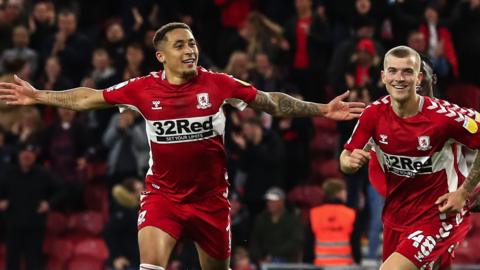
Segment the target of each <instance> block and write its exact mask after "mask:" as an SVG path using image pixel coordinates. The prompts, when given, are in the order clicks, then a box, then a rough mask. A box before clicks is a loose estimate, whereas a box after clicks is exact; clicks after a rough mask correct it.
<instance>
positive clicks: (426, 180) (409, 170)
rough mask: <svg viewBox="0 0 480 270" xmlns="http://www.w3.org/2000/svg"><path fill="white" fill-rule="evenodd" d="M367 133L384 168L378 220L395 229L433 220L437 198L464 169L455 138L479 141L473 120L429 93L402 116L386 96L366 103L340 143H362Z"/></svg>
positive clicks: (455, 185) (460, 178) (476, 145)
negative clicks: (349, 134) (413, 112)
mask: <svg viewBox="0 0 480 270" xmlns="http://www.w3.org/2000/svg"><path fill="white" fill-rule="evenodd" d="M370 138H372V139H373V147H374V149H375V152H376V156H377V158H378V161H379V163H380V165H381V166H382V167H383V168H384V171H385V174H386V184H387V188H386V201H385V207H384V209H383V221H384V223H385V224H386V225H388V226H390V227H392V228H394V229H396V230H404V229H408V228H410V227H411V226H413V225H415V224H416V225H418V224H423V223H426V222H429V220H430V221H431V220H435V219H436V218H437V217H438V214H439V212H438V208H437V205H435V201H436V200H437V198H438V197H440V196H441V195H443V194H445V193H447V192H451V191H455V190H456V189H457V188H458V187H459V186H460V185H461V184H462V183H463V181H464V178H465V177H464V175H467V168H466V164H465V162H462V161H461V160H460V159H461V158H462V157H463V155H462V153H461V147H462V146H461V145H460V144H463V145H465V146H467V147H469V148H471V149H477V148H479V147H480V135H479V133H478V126H477V123H476V122H475V120H473V119H472V118H470V117H468V116H465V115H464V114H461V113H459V112H456V111H454V110H451V109H448V108H446V107H445V106H443V105H442V104H440V103H439V102H438V101H436V100H434V99H431V98H429V97H420V104H419V112H418V113H417V114H416V115H414V116H411V117H407V118H400V117H398V116H397V115H396V114H395V112H394V111H393V109H392V106H391V103H390V96H386V97H384V98H382V99H380V100H377V101H375V102H374V103H372V104H371V105H370V106H368V107H367V108H366V109H365V111H364V112H363V114H362V116H361V117H360V119H359V121H358V123H357V126H356V127H355V129H354V131H353V134H352V137H351V138H350V139H349V141H348V142H347V143H346V144H345V149H347V150H350V151H353V150H354V149H362V148H364V146H365V145H366V144H367V143H368V141H369V139H370Z"/></svg>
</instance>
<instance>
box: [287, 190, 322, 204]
mask: <svg viewBox="0 0 480 270" xmlns="http://www.w3.org/2000/svg"><path fill="white" fill-rule="evenodd" d="M323 197H324V194H323V190H322V188H321V187H319V186H315V185H299V186H296V187H294V188H293V189H292V190H291V191H290V192H289V193H288V195H287V198H288V201H289V202H290V203H293V204H294V205H295V206H297V207H299V208H312V207H314V206H317V205H320V204H322V202H323Z"/></svg>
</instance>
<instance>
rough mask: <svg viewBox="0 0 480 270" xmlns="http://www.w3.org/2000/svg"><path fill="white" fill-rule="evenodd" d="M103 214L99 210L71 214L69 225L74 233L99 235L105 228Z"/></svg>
mask: <svg viewBox="0 0 480 270" xmlns="http://www.w3.org/2000/svg"><path fill="white" fill-rule="evenodd" d="M103 225H104V222H103V216H102V214H101V213H99V212H94V211H85V212H80V213H77V214H73V215H71V216H70V218H69V221H68V227H69V228H70V230H71V231H72V232H74V233H78V234H84V235H87V236H97V235H99V234H100V233H101V232H102V230H103Z"/></svg>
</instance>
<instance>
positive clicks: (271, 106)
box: [252, 91, 275, 113]
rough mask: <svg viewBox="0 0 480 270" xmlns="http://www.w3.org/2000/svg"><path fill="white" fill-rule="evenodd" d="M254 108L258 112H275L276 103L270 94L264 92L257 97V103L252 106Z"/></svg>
mask: <svg viewBox="0 0 480 270" xmlns="http://www.w3.org/2000/svg"><path fill="white" fill-rule="evenodd" d="M252 105H253V106H252V108H254V109H256V110H261V111H265V112H267V113H274V112H275V102H274V101H273V100H272V98H271V97H270V96H269V94H267V93H264V92H260V91H259V92H258V93H257V96H256V97H255V102H254V103H253V104H252Z"/></svg>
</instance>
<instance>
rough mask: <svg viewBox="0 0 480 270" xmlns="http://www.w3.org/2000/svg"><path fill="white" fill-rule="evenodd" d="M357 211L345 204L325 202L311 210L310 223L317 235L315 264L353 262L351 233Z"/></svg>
mask: <svg viewBox="0 0 480 270" xmlns="http://www.w3.org/2000/svg"><path fill="white" fill-rule="evenodd" d="M355 215H356V214H355V211H354V210H353V209H351V208H349V207H347V206H345V205H343V204H324V205H321V206H318V207H315V208H312V209H311V210H310V224H311V227H312V231H313V234H314V235H315V239H316V242H315V261H314V263H315V265H319V266H342V265H351V264H353V259H352V248H351V246H350V235H351V234H352V231H353V225H354V223H355Z"/></svg>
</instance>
